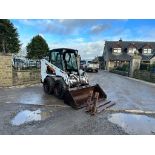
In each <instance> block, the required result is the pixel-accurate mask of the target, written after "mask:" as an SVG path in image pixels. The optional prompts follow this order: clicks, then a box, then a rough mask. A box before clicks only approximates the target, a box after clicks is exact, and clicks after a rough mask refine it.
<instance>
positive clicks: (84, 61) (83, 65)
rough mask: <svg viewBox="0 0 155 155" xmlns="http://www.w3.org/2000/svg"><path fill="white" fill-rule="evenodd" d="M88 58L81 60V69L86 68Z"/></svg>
mask: <svg viewBox="0 0 155 155" xmlns="http://www.w3.org/2000/svg"><path fill="white" fill-rule="evenodd" d="M86 63H87V62H86V60H81V61H80V69H82V70H84V71H85V70H86Z"/></svg>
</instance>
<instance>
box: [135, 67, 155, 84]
mask: <svg viewBox="0 0 155 155" xmlns="http://www.w3.org/2000/svg"><path fill="white" fill-rule="evenodd" d="M133 77H134V78H136V79H141V80H144V81H149V82H153V83H155V73H151V72H148V71H144V70H135V71H134V75H133Z"/></svg>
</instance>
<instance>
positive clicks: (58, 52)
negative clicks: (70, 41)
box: [41, 48, 107, 109]
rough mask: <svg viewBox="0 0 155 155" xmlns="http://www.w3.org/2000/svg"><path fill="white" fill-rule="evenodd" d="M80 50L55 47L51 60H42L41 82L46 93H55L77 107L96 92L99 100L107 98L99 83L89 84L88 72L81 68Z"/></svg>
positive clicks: (50, 54) (83, 104)
mask: <svg viewBox="0 0 155 155" xmlns="http://www.w3.org/2000/svg"><path fill="white" fill-rule="evenodd" d="M79 68H80V57H79V55H78V51H77V50H74V49H68V48H59V49H53V50H51V51H50V52H49V60H46V59H42V60H41V82H42V83H43V88H44V91H45V93H47V94H54V95H55V96H56V97H58V98H60V99H63V100H64V103H66V104H68V105H70V106H72V107H73V108H75V109H79V108H82V107H85V106H86V105H87V102H88V98H89V100H90V101H91V99H90V93H91V94H92V95H91V98H92V96H93V95H95V93H96V92H97V93H98V101H101V100H102V101H103V100H105V99H106V98H107V95H106V94H105V92H104V91H103V90H102V89H101V88H100V86H99V85H98V84H96V85H94V86H90V85H89V81H88V76H87V74H86V73H85V72H84V71H82V70H80V69H79Z"/></svg>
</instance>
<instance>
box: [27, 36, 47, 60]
mask: <svg viewBox="0 0 155 155" xmlns="http://www.w3.org/2000/svg"><path fill="white" fill-rule="evenodd" d="M26 49H27V57H28V58H29V59H41V58H43V57H44V56H46V55H47V53H48V52H49V47H48V44H47V43H46V40H45V39H44V38H43V37H42V36H40V35H37V36H35V37H33V38H32V40H31V41H30V43H28V45H27V46H26Z"/></svg>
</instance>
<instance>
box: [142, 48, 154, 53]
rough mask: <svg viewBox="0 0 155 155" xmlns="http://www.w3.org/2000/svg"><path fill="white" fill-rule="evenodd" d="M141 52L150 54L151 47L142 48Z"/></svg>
mask: <svg viewBox="0 0 155 155" xmlns="http://www.w3.org/2000/svg"><path fill="white" fill-rule="evenodd" d="M143 53H144V54H151V53H152V49H151V48H144V49H143Z"/></svg>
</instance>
